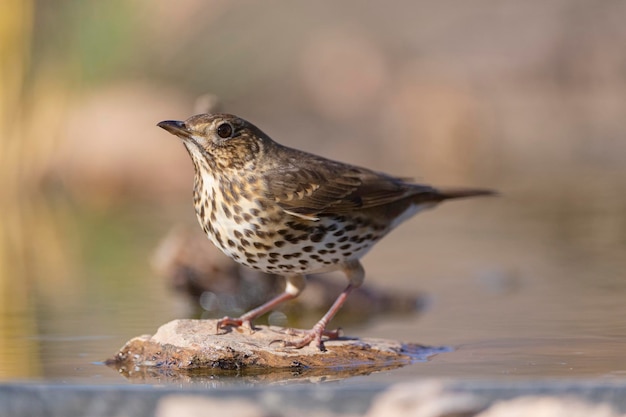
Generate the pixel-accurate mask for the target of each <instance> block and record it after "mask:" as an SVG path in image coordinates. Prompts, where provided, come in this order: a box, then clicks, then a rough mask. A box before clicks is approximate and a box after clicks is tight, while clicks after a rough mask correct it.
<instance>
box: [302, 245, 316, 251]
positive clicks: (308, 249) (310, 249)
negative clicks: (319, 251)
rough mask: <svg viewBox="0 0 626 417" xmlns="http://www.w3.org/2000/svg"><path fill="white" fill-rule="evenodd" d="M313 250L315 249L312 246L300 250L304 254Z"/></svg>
mask: <svg viewBox="0 0 626 417" xmlns="http://www.w3.org/2000/svg"><path fill="white" fill-rule="evenodd" d="M313 249H315V248H314V247H313V246H305V247H303V248H302V250H303V251H304V252H313Z"/></svg>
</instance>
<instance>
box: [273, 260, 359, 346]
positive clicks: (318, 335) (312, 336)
mask: <svg viewBox="0 0 626 417" xmlns="http://www.w3.org/2000/svg"><path fill="white" fill-rule="evenodd" d="M343 269H344V272H345V273H346V276H347V277H348V281H349V282H350V283H349V284H348V286H347V287H346V289H345V290H343V291H342V292H341V294H339V297H337V299H336V300H335V302H334V303H333V305H332V306H331V307H330V309H328V311H327V312H326V314H324V316H323V317H322V318H321V319H320V321H318V322H317V323H316V324H315V326H313V328H312V329H311V330H304V331H303V332H302V334H303V336H302V337H301V338H299V339H297V340H294V341H285V342H284V344H285V346H290V347H295V348H296V349H300V348H302V347H304V346H307V345H308V344H310V343H311V342H315V345H316V346H317V347H318V348H319V349H320V350H322V351H323V350H326V349H325V348H324V342H323V341H322V337H323V336H325V335H329V334H330V335H331V338H332V336H333V333H332V332H330V333H329V332H327V331H326V326H328V323H329V322H330V321H331V320H332V318H333V317H334V316H335V314H337V312H338V311H339V309H340V308H341V306H343V304H344V303H345V302H346V299H347V298H348V295H350V292H352V290H353V289H354V288H356V287H358V286H360V285H361V284H362V283H363V278H364V277H365V271H364V270H363V267H362V266H361V264H360V262H359V261H352V262H349V263H347V264H346V265H344V268H343ZM335 335H336V334H335Z"/></svg>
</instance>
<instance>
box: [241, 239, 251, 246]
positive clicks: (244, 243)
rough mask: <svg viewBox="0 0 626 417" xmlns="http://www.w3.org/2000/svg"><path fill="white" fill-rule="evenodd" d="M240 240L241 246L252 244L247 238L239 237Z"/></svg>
mask: <svg viewBox="0 0 626 417" xmlns="http://www.w3.org/2000/svg"><path fill="white" fill-rule="evenodd" d="M239 242H240V243H241V246H244V247H246V246H250V242H249V241H248V240H247V239H244V238H241V239H239Z"/></svg>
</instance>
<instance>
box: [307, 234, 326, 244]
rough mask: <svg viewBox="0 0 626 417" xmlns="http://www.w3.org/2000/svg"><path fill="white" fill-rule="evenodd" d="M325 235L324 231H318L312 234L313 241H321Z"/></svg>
mask: <svg viewBox="0 0 626 417" xmlns="http://www.w3.org/2000/svg"><path fill="white" fill-rule="evenodd" d="M324 236H325V234H324V233H322V232H316V233H315V234H312V235H311V238H310V239H311V242H321V241H322V240H324Z"/></svg>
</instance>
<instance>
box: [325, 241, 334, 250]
mask: <svg viewBox="0 0 626 417" xmlns="http://www.w3.org/2000/svg"><path fill="white" fill-rule="evenodd" d="M325 246H326V247H327V248H328V249H332V248H334V247H335V244H334V243H333V242H329V243H327V244H326V245H325Z"/></svg>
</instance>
